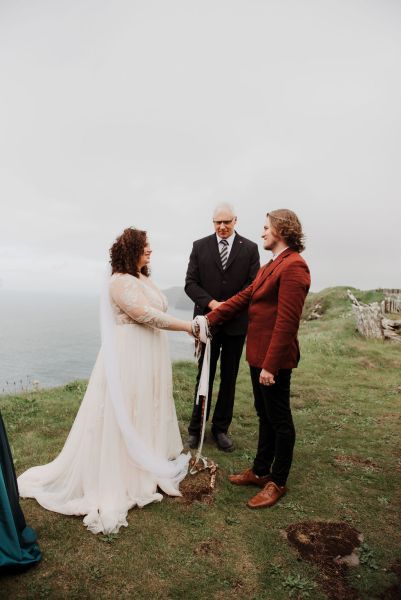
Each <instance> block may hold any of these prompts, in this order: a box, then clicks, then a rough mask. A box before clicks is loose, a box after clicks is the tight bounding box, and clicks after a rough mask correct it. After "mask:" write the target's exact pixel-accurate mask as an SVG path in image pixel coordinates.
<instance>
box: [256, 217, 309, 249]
mask: <svg viewBox="0 0 401 600" xmlns="http://www.w3.org/2000/svg"><path fill="white" fill-rule="evenodd" d="M266 217H269V220H270V224H271V226H272V227H273V229H275V230H276V231H277V233H278V235H279V236H280V237H282V238H283V240H284V241H285V243H286V244H287V246H288V247H289V248H291V250H295V251H296V252H303V251H304V250H305V245H304V242H305V236H304V233H303V231H302V225H301V222H300V220H299V219H298V217H297V215H296V214H295V213H294V212H292V210H289V209H288V208H278V209H277V210H272V211H270V212H268V213H267V215H266Z"/></svg>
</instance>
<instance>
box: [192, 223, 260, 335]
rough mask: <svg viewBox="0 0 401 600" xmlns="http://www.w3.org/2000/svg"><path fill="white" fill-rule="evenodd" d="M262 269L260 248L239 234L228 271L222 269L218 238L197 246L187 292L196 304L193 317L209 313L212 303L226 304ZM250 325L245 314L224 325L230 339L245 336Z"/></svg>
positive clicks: (204, 240)
mask: <svg viewBox="0 0 401 600" xmlns="http://www.w3.org/2000/svg"><path fill="white" fill-rule="evenodd" d="M259 266H260V261H259V251H258V247H257V245H256V244H255V243H254V242H251V241H250V240H247V239H246V238H244V237H242V236H241V235H238V233H236V235H235V238H234V241H233V245H232V248H231V251H230V255H229V257H228V261H227V265H226V268H225V270H223V268H222V266H221V260H220V253H219V248H218V245H217V239H216V235H215V234H213V235H209V236H207V237H205V238H202V239H201V240H197V241H196V242H194V244H193V247H192V252H191V256H190V257H189V263H188V269H187V275H186V278H185V292H186V293H187V295H188V296H189V297H190V298H191V300H192V301H193V302H194V303H195V307H194V317H196V316H197V315H205V314H207V313H208V312H210V308H209V307H208V304H209V302H210V301H211V300H218V301H220V302H221V301H223V300H227V299H228V298H230V297H231V296H233V295H234V294H236V293H237V292H239V291H240V290H243V289H244V288H246V287H247V286H248V285H249V284H250V283H251V282H252V281H253V279H254V277H255V275H256V273H257V272H258V269H259ZM247 324H248V318H247V314H246V310H245V311H242V313H237V315H236V318H235V319H234V320H232V321H230V323H227V324H225V325H224V327H223V330H224V331H225V332H226V333H228V334H229V335H244V334H245V333H246V328H247Z"/></svg>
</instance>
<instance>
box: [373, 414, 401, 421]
mask: <svg viewBox="0 0 401 600" xmlns="http://www.w3.org/2000/svg"><path fill="white" fill-rule="evenodd" d="M376 420H377V422H378V423H386V422H387V421H400V420H401V414H400V413H399V412H390V413H383V414H381V415H380V416H378V417H376Z"/></svg>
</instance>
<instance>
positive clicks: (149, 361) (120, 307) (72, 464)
mask: <svg viewBox="0 0 401 600" xmlns="http://www.w3.org/2000/svg"><path fill="white" fill-rule="evenodd" d="M108 295H109V304H111V309H112V316H113V321H114V326H115V353H116V357H117V362H116V365H118V377H119V385H121V398H122V403H123V405H124V406H123V407H122V416H121V415H120V417H119V418H118V414H117V411H116V407H115V405H114V404H113V401H112V394H111V393H110V390H111V389H112V388H111V386H110V385H108V383H109V380H108V378H107V365H106V360H108V358H106V357H107V356H108V355H107V352H105V344H104V342H103V344H102V347H101V349H100V352H99V355H98V358H97V360H96V364H95V367H94V369H93V372H92V374H91V377H90V380H89V384H88V388H87V391H86V394H85V396H84V399H83V401H82V404H81V406H80V408H79V411H78V414H77V416H76V418H75V422H74V424H73V426H72V428H71V431H70V433H69V435H68V438H67V440H66V442H65V445H64V447H63V449H62V451H61V452H60V454H59V455H58V456H57V458H55V460H53V462H51V463H49V464H46V465H42V466H37V467H33V468H31V469H29V470H28V471H26V472H25V473H23V474H22V475H21V476H20V477H19V478H18V486H19V491H20V495H21V496H22V497H29V498H36V500H37V501H38V502H39V504H41V505H42V506H44V507H45V508H47V509H48V510H52V511H55V512H59V513H63V514H66V515H86V516H85V518H84V524H85V525H86V526H87V528H88V529H89V530H90V531H92V532H93V533H99V532H103V533H115V532H117V531H118V530H119V528H120V527H121V526H127V520H126V516H127V512H128V510H129V509H130V508H131V507H133V506H139V507H142V506H145V505H146V504H149V503H150V502H159V501H161V500H162V498H163V496H162V494H161V493H160V492H159V491H158V490H157V487H159V488H160V489H161V490H163V491H164V492H165V493H167V494H169V495H175V496H179V495H180V492H179V482H180V481H181V480H182V479H183V478H184V477H185V475H186V473H187V469H188V459H189V455H184V454H181V451H182V441H181V436H180V432H179V429H178V422H177V416H176V412H175V406H174V400H173V394H172V371H171V361H170V356H169V348H168V340H167V334H166V332H165V331H163V329H169V328H170V326H171V324H172V322H174V321H176V319H175V318H174V317H171V316H169V315H166V314H165V311H166V309H167V301H166V298H165V297H164V296H163V294H162V293H161V292H160V291H159V290H158V288H157V287H156V286H155V284H154V283H153V282H152V281H151V280H150V279H149V278H147V277H145V276H144V275H140V277H139V278H136V277H133V276H131V275H128V274H119V273H117V274H114V275H112V276H111V279H110V286H109V294H108ZM120 408H121V407H120ZM127 421H128V422H127ZM127 427H128V433H127ZM130 436H134V437H136V442H137V443H139V447H140V449H141V450H142V451H143V453H145V454H147V455H149V456H150V457H151V458H150V462H149V461H148V462H146V460H144V462H142V463H141V457H139V459H138V460H137V457H136V454H135V452H136V450H135V448H136V447H135V444H134V450H132V443H131V442H132V439H129V437H130ZM145 458H146V457H145ZM152 461H153V462H152ZM157 461H161V463H160V464H162V465H164V471H163V472H162V473H161V472H158V471H157V468H156V467H155V469H153V466H152V465H153V464H155V462H156V464H158V463H157ZM144 465H145V466H144ZM149 465H150V466H149ZM166 465H167V467H166ZM166 468H167V469H170V470H171V473H170V471H168V473H169V476H166V473H165V471H166ZM149 469H150V470H149ZM152 469H153V472H152Z"/></svg>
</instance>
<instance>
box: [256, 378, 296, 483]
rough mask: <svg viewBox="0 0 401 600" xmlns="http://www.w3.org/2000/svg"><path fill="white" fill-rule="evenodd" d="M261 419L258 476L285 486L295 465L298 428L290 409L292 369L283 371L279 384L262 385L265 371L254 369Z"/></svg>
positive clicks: (257, 454) (258, 411)
mask: <svg viewBox="0 0 401 600" xmlns="http://www.w3.org/2000/svg"><path fill="white" fill-rule="evenodd" d="M250 369H251V379H252V387H253V395H254V398H255V409H256V413H257V415H258V417H259V441H258V449H257V452H256V457H255V460H254V463H253V472H254V473H255V475H259V476H261V475H268V474H269V473H270V474H271V476H272V480H273V481H274V483H276V484H277V485H285V483H286V481H287V477H288V474H289V472H290V468H291V463H292V454H293V450H294V444H295V428H294V423H293V420H292V415H291V408H290V382H291V369H280V371H279V372H278V375H276V377H275V378H274V379H275V384H274V385H271V386H267V385H262V384H261V383H259V375H260V372H261V369H258V368H257V367H250Z"/></svg>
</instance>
